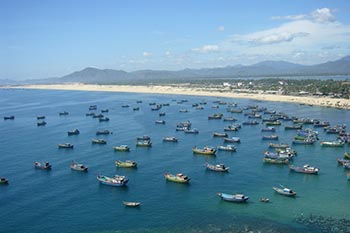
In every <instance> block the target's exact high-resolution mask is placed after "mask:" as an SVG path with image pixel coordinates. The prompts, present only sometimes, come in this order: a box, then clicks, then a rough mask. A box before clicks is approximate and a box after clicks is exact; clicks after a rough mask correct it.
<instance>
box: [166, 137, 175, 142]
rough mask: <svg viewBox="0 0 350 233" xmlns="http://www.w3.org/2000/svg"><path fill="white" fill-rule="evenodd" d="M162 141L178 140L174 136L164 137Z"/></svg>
mask: <svg viewBox="0 0 350 233" xmlns="http://www.w3.org/2000/svg"><path fill="white" fill-rule="evenodd" d="M163 142H178V139H177V138H176V137H164V138H163Z"/></svg>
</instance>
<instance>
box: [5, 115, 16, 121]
mask: <svg viewBox="0 0 350 233" xmlns="http://www.w3.org/2000/svg"><path fill="white" fill-rule="evenodd" d="M14 119H15V116H4V120H5V121H6V120H14Z"/></svg>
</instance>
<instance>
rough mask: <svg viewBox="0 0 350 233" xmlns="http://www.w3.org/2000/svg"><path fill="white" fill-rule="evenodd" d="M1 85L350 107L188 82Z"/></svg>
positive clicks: (317, 99)
mask: <svg viewBox="0 0 350 233" xmlns="http://www.w3.org/2000/svg"><path fill="white" fill-rule="evenodd" d="M0 88H2V89H43V90H70V91H105V92H127V93H146V94H170V95H192V96H211V97H225V98H244V99H255V100H261V101H276V102H289V103H298V104H305V105H311V106H313V105H315V106H322V107H330V108H337V109H348V110H350V100H348V99H335V98H329V97H319V96H316V97H312V96H288V95H278V94H266V93H237V92H230V91H227V90H226V91H221V90H217V89H216V90H211V89H210V88H202V87H201V88H199V87H191V86H189V85H187V86H186V85H183V84H182V85H170V84H169V85H147V86H146V85H143V86H141V85H136V86H133V85H94V84H82V83H72V84H50V85H23V86H2V87H0Z"/></svg>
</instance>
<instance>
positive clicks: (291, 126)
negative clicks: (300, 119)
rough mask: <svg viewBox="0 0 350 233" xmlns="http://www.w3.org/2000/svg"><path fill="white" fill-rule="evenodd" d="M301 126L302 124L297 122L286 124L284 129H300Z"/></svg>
mask: <svg viewBox="0 0 350 233" xmlns="http://www.w3.org/2000/svg"><path fill="white" fill-rule="evenodd" d="M302 128H303V125H302V124H297V125H286V126H284V129H285V130H290V129H296V130H298V129H302Z"/></svg>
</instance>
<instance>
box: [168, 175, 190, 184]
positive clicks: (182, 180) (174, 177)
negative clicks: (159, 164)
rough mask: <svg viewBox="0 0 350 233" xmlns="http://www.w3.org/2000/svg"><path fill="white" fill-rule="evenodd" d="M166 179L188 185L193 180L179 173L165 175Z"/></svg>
mask: <svg viewBox="0 0 350 233" xmlns="http://www.w3.org/2000/svg"><path fill="white" fill-rule="evenodd" d="M164 177H165V179H166V180H169V181H173V182H177V183H188V182H189V181H190V180H191V178H189V177H188V176H186V175H184V174H182V173H178V174H176V175H173V174H170V173H164Z"/></svg>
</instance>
